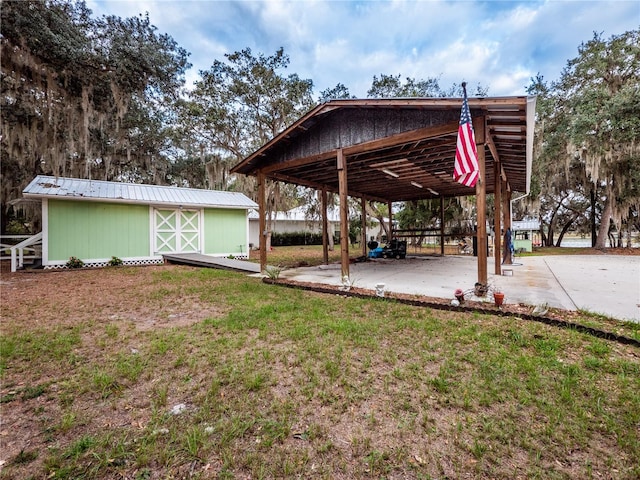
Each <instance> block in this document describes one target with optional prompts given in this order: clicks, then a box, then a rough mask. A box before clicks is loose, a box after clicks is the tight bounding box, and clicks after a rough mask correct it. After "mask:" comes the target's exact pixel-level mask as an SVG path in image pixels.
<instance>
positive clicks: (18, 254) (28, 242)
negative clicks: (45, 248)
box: [2, 232, 42, 272]
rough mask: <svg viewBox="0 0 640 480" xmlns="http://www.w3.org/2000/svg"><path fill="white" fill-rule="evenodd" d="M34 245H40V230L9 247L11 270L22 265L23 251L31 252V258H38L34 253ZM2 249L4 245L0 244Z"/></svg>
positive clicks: (13, 270)
mask: <svg viewBox="0 0 640 480" xmlns="http://www.w3.org/2000/svg"><path fill="white" fill-rule="evenodd" d="M35 245H42V232H40V233H36V234H35V235H33V236H32V237H29V238H26V239H24V240H23V241H21V242H20V243H18V244H17V245H13V246H11V247H10V250H11V271H12V272H15V271H16V270H18V268H22V267H23V266H24V259H25V258H28V257H25V255H24V252H25V250H26V251H27V252H31V253H32V255H31V256H30V257H31V258H38V257H39V255H36V248H35ZM2 247H3V249H4V248H5V245H3V246H2Z"/></svg>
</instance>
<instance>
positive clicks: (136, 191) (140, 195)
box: [22, 175, 258, 208]
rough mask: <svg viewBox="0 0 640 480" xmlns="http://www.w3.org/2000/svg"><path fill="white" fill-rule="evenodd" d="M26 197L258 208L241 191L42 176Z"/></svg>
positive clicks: (34, 182) (29, 186)
mask: <svg viewBox="0 0 640 480" xmlns="http://www.w3.org/2000/svg"><path fill="white" fill-rule="evenodd" d="M22 194H23V196H24V197H25V198H59V199H74V200H87V201H103V202H117V203H136V204H144V205H166V206H185V207H187V206H188V207H225V208H257V206H258V205H257V204H256V203H255V202H254V201H252V200H251V199H250V198H249V197H247V196H246V195H244V194H243V193H239V192H223V191H219V190H203V189H197V188H181V187H168V186H160V185H145V184H137V183H121V182H107V181H104V180H85V179H80V178H65V177H52V176H46V175H38V176H37V177H36V178H34V179H33V181H32V182H31V183H30V184H29V185H28V186H27V188H25V189H24V191H23V192H22Z"/></svg>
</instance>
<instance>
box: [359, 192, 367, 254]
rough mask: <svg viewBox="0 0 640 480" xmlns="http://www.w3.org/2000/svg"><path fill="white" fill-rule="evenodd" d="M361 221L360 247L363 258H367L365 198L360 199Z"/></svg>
mask: <svg viewBox="0 0 640 480" xmlns="http://www.w3.org/2000/svg"><path fill="white" fill-rule="evenodd" d="M360 220H361V224H360V225H361V226H360V229H361V232H360V247H361V249H362V256H363V257H365V258H367V199H366V198H364V197H361V198H360Z"/></svg>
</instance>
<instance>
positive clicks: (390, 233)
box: [387, 202, 393, 243]
mask: <svg viewBox="0 0 640 480" xmlns="http://www.w3.org/2000/svg"><path fill="white" fill-rule="evenodd" d="M392 238H393V202H389V238H387V243H391V239H392Z"/></svg>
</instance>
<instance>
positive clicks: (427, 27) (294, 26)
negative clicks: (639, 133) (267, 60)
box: [88, 0, 640, 96]
mask: <svg viewBox="0 0 640 480" xmlns="http://www.w3.org/2000/svg"><path fill="white" fill-rule="evenodd" d="M88 6H89V7H90V8H91V9H92V10H93V11H94V13H96V14H104V13H113V14H115V15H119V16H122V17H125V16H132V15H136V14H138V13H140V12H144V11H148V12H149V17H150V19H151V22H152V23H153V24H154V25H156V26H157V27H158V30H159V31H160V32H163V33H168V34H170V35H171V36H173V37H174V39H175V40H176V41H177V42H178V44H179V45H180V46H182V47H184V48H185V49H187V50H188V51H190V52H191V57H190V61H191V63H193V64H194V67H193V68H192V70H191V71H190V72H189V73H188V75H187V79H188V80H189V81H192V80H193V79H195V78H198V70H200V69H208V68H209V67H210V66H211V64H212V63H213V61H214V60H216V59H218V60H223V59H224V54H225V53H232V52H234V51H238V50H241V49H244V48H247V47H249V48H251V49H252V51H253V52H254V53H255V54H258V53H264V54H265V55H272V54H273V53H274V52H275V51H276V49H277V48H279V47H281V46H282V47H284V49H285V53H287V54H288V55H289V57H290V59H291V64H290V66H289V69H288V73H297V74H299V75H300V76H301V77H303V78H311V79H312V80H313V81H314V85H315V90H316V93H317V94H318V93H319V92H320V91H321V90H324V89H326V88H331V87H333V86H335V85H336V84H337V83H343V84H344V85H346V86H347V87H348V88H349V89H350V91H351V92H352V93H353V94H356V95H358V96H365V95H366V92H367V90H368V88H369V87H370V85H371V80H372V78H373V76H374V75H380V74H390V75H397V74H401V75H402V76H403V77H407V76H408V77H415V78H417V79H420V78H427V77H438V76H441V77H440V84H441V86H442V87H444V88H446V87H448V86H449V85H451V84H452V83H454V82H455V83H459V82H460V81H462V80H463V79H464V80H467V81H468V82H470V83H471V84H475V83H481V84H482V85H484V86H486V87H489V93H490V94H491V95H515V94H517V95H522V94H524V93H525V86H526V85H527V84H528V83H529V79H530V77H532V76H533V75H535V74H536V73H538V72H539V73H542V74H543V75H544V76H545V78H547V79H549V80H553V79H556V78H558V77H559V75H560V73H561V71H562V68H563V67H564V66H565V64H566V62H567V60H569V59H570V58H573V57H575V56H576V55H577V49H578V46H579V45H580V43H581V42H583V41H587V40H589V39H590V38H591V37H592V35H593V31H594V30H595V31H598V32H600V31H602V32H604V34H605V37H609V36H611V35H612V34H620V33H623V32H624V31H627V30H632V29H637V28H638V26H639V25H640V2H637V0H627V1H625V0H622V1H616V2H601V1H587V0H584V1H571V2H569V1H558V0H555V1H554V0H548V1H536V2H471V1H408V0H407V1H405V0H393V1H376V2H366V1H365V2H350V1H325V0H308V1H287V0H275V1H240V2H230V1H206V0H201V1H195V0H190V1H179V0H165V1H162V0H146V1H115V0H104V1H102V0H90V1H89V2H88Z"/></svg>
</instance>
